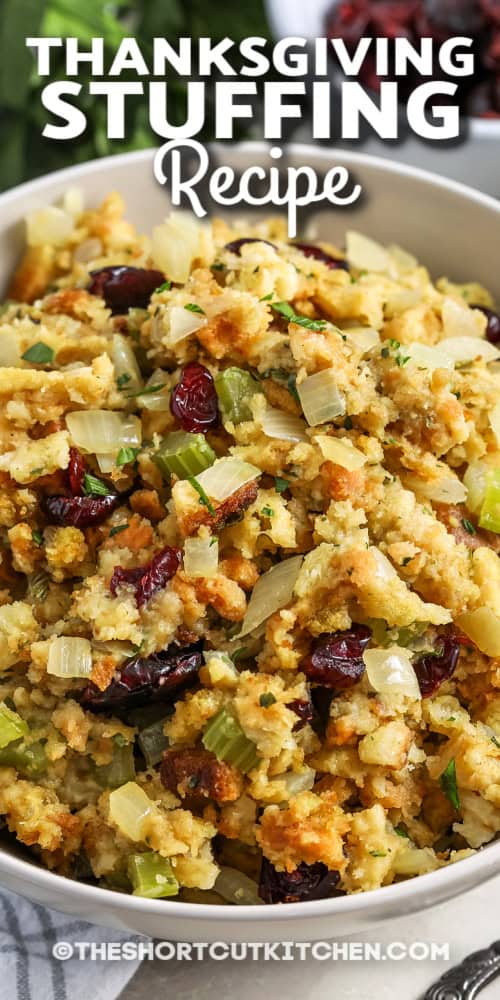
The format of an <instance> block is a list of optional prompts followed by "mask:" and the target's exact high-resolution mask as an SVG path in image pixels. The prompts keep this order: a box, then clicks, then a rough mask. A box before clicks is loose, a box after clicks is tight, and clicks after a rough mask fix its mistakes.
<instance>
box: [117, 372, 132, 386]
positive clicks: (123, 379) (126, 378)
mask: <svg viewBox="0 0 500 1000" xmlns="http://www.w3.org/2000/svg"><path fill="white" fill-rule="evenodd" d="M131 378H132V376H131V375H130V374H129V372H122V374H121V375H119V376H118V378H117V380H116V385H117V387H118V389H120V390H121V389H124V388H125V386H126V385H128V383H129V382H130V379H131Z"/></svg>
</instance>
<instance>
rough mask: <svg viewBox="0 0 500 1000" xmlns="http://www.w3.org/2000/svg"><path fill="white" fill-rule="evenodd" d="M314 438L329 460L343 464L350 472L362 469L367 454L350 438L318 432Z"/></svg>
mask: <svg viewBox="0 0 500 1000" xmlns="http://www.w3.org/2000/svg"><path fill="white" fill-rule="evenodd" d="M314 440H315V441H316V442H317V443H318V444H319V446H320V448H321V451H322V454H323V455H324V457H325V458H326V459H327V461H328V462H333V463H334V464H335V465H341V466H342V468H343V469H348V471H349V472H354V471H355V470H356V469H361V468H362V467H363V465H364V464H365V462H366V455H363V452H362V451H359V448H355V447H354V445H353V444H351V442H350V441H349V438H334V437H330V436H329V435H328V434H318V436H317V437H316V438H315V439H314Z"/></svg>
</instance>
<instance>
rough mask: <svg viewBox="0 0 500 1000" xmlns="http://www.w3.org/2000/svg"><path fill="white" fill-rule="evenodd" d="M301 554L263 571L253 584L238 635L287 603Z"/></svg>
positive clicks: (289, 599) (246, 632)
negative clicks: (265, 571)
mask: <svg viewBox="0 0 500 1000" xmlns="http://www.w3.org/2000/svg"><path fill="white" fill-rule="evenodd" d="M302 558H303V557H302V556H292V557H291V558H290V559H285V560H284V561H283V562H280V563H277V564H276V566H273V567H272V568H271V569H270V570H268V571H267V573H264V574H263V575H262V576H261V577H259V579H258V580H257V583H256V584H255V587H254V588H253V591H252V596H251V598H250V602H249V604H248V607H247V610H246V615H245V617H244V619H243V624H242V626H241V631H240V633H239V636H240V637H241V636H244V635H248V633H249V632H253V630H254V629H255V628H257V627H258V626H259V625H261V624H262V622H264V621H266V619H267V618H269V617H270V615H273V614H274V612H275V611H280V609H281V608H284V607H285V605H287V604H289V602H290V601H291V599H292V596H293V590H294V587H295V584H296V582H297V577H298V575H299V571H300V567H301V565H302Z"/></svg>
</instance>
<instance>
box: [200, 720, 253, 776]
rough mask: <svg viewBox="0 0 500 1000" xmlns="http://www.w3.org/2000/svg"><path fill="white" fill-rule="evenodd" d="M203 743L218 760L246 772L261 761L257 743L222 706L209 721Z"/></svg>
mask: <svg viewBox="0 0 500 1000" xmlns="http://www.w3.org/2000/svg"><path fill="white" fill-rule="evenodd" d="M202 743H203V746H204V747H205V749H206V750H211V751H212V753H214V754H215V756H216V757H217V760H226V761H227V762H228V764H234V766H235V767H237V768H239V770H240V771H243V773H244V774H246V773H247V771H251V769H252V767H256V765H257V764H258V763H259V758H258V756H257V751H256V749H255V743H252V740H249V739H248V737H246V736H245V734H244V732H243V730H242V728H241V726H240V724H239V722H237V721H236V719H235V718H234V716H233V715H231V714H230V713H229V712H228V711H227V710H226V709H225V708H221V710H220V712H218V713H217V715H216V716H214V718H213V719H211V721H210V722H209V724H208V726H207V728H206V729H205V732H204V733H203V737H202Z"/></svg>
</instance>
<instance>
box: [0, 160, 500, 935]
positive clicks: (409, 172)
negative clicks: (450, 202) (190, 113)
mask: <svg viewBox="0 0 500 1000" xmlns="http://www.w3.org/2000/svg"><path fill="white" fill-rule="evenodd" d="M275 144H276V143H267V142H260V141H251V140H249V141H245V142H241V143H232V144H231V145H227V144H224V143H211V144H209V148H213V149H214V150H215V151H217V152H220V151H221V150H226V152H229V156H231V155H233V156H234V154H236V156H239V155H241V156H245V155H246V156H248V155H249V154H250V153H251V154H253V155H254V156H262V155H265V154H266V153H267V152H268V150H269V148H270V147H271V146H273V145H275ZM285 149H286V151H287V152H290V153H291V154H292V155H294V154H295V155H300V156H301V157H305V158H307V157H309V158H310V159H311V160H312V161H313V162H314V161H316V162H318V161H321V160H328V161H329V163H330V165H331V160H332V157H335V158H337V157H338V159H339V162H340V163H344V164H346V165H347V166H349V165H352V166H353V167H354V168H355V167H356V166H359V167H368V169H370V168H372V169H374V170H379V171H383V172H384V173H387V174H389V175H390V174H397V175H398V176H404V177H407V178H408V179H415V180H419V181H421V182H423V183H426V184H428V185H430V186H433V187H438V188H441V189H443V190H447V191H450V190H451V191H452V192H453V193H455V194H456V195H459V196H461V197H462V198H467V199H468V200H469V201H473V202H476V203H477V204H479V205H481V206H483V207H484V208H487V209H490V210H491V211H493V212H494V214H496V215H499V216H500V201H497V200H496V199H495V198H493V197H490V196H489V195H486V194H483V192H481V191H478V190H476V189H474V188H471V187H468V186H467V185H465V184H462V183H460V182H459V181H454V180H448V179H447V178H445V177H442V176H441V175H439V174H433V173H431V172H430V171H427V170H422V169H421V168H419V167H413V166H410V165H407V164H404V163H400V162H398V161H391V160H385V159H383V158H380V157H377V156H372V155H366V154H364V153H359V152H351V151H350V150H344V149H338V148H336V147H334V146H318V147H316V146H312V145H311V144H307V143H289V144H287V145H286V147H285ZM155 152H156V150H155V149H154V148H149V149H145V150H138V151H136V152H132V153H119V154H116V155H114V156H106V157H102V158H98V159H94V160H87V161H85V162H84V163H80V164H76V165H74V166H71V167H65V168H63V169H62V170H57V171H53V172H52V173H49V174H45V175H44V176H43V177H38V178H35V179H34V180H31V181H27V182H25V183H24V184H20V185H18V186H16V187H14V188H11V189H9V190H8V191H6V192H4V193H3V194H0V218H1V212H2V209H4V208H7V207H9V206H10V205H11V204H15V203H16V202H17V201H19V202H20V207H22V202H23V199H24V198H25V197H29V196H31V195H36V194H37V193H38V192H43V191H44V189H45V188H47V187H50V186H52V185H53V184H54V183H56V184H64V183H65V182H66V181H68V182H74V181H77V180H78V178H80V177H85V176H86V175H87V174H92V173H94V172H95V171H96V170H98V171H102V172H106V171H108V170H112V169H114V168H118V167H123V166H126V165H127V164H129V163H134V164H135V163H141V162H144V164H146V163H150V162H151V160H152V158H153V156H154V154H155ZM306 162H307V159H306ZM21 217H22V213H21V215H20V218H21ZM499 852H500V840H499V841H497V842H496V843H490V844H487V845H485V846H484V847H483V848H480V849H479V850H478V851H477V853H476V854H474V855H472V856H470V857H467V858H463V859H461V860H460V861H459V862H456V863H452V864H449V865H447V866H446V867H443V868H440V869H437V870H435V871H433V872H428V873H426V874H424V875H418V876H415V877H414V878H410V879H408V880H406V881H402V882H398V883H394V884H392V885H389V886H383V887H381V888H379V889H372V890H368V891H365V892H362V893H357V894H354V895H351V896H341V897H331V898H327V899H320V900H311V901H308V902H298V903H288V904H286V906H284V905H282V904H280V903H271V904H264V903H262V905H256V906H249V905H244V906H236V907H226V906H220V905H215V904H211V903H187V902H175V901H174V900H172V901H171V907H172V908H169V909H167V908H166V906H165V904H166V902H169V901H168V900H163V899H145V898H144V897H140V896H133V895H129V894H127V893H120V892H116V891H113V890H111V889H104V888H101V887H100V886H94V885H88V884H86V883H83V882H78V881H76V880H75V879H70V878H68V877H67V876H65V875H60V874H58V873H57V872H53V871H50V870H49V869H46V868H42V867H40V866H39V865H38V864H37V863H36V862H35V861H27V860H25V859H23V858H19V857H17V856H15V855H13V854H10V853H8V852H7V851H5V850H4V849H3V848H1V847H0V880H1V877H2V875H3V874H6V875H8V876H10V877H11V878H12V879H13V880H15V879H18V880H19V881H20V882H21V890H20V891H21V893H22V892H23V889H24V888H25V886H26V885H27V884H30V883H31V884H32V885H38V886H39V887H40V889H45V890H47V891H48V893H50V894H51V895H52V896H53V898H54V906H55V907H56V908H57V905H58V901H59V900H58V897H60V896H61V895H62V897H63V898H64V899H67V900H69V899H78V898H80V899H81V901H82V902H83V901H84V900H85V901H87V902H88V903H89V904H90V903H94V904H95V905H96V907H97V908H102V910H103V911H105V909H106V908H107V909H108V912H110V911H113V910H114V911H115V912H118V913H119V912H120V911H121V912H123V911H127V910H128V911H129V912H131V913H133V914H134V915H141V914H143V915H147V916H156V917H158V918H159V919H160V918H161V917H162V916H163V917H165V916H166V915H170V916H172V915H176V916H178V917H179V918H180V919H181V918H185V919H188V920H195V919H199V920H211V921H215V922H216V923H217V924H224V923H227V922H228V921H231V922H236V923H238V924H239V923H244V922H245V921H250V922H256V921H259V922H260V921H262V922H263V923H265V924H268V923H271V922H273V921H275V920H279V921H287V922H288V921H294V920H299V919H301V918H303V917H308V916H309V917H340V916H341V915H342V914H343V913H344V914H353V913H361V912H362V911H364V912H365V914H368V913H369V912H370V911H377V910H379V909H380V908H382V909H384V910H387V909H388V908H390V906H391V904H394V903H397V904H401V903H402V902H403V901H404V899H405V897H408V896H411V897H412V900H413V901H414V903H415V906H414V909H419V908H424V907H425V906H426V905H430V903H431V902H433V901H434V899H433V897H435V896H437V900H436V901H439V898H440V896H439V889H440V888H441V889H443V888H444V887H445V886H446V885H448V888H451V887H455V889H456V893H455V894H458V893H459V892H460V891H461V890H460V883H462V882H465V883H466V885H465V886H464V888H467V883H468V884H470V879H469V880H468V878H467V876H468V875H469V874H471V873H472V872H473V871H474V872H475V875H476V876H477V875H478V873H479V872H480V871H481V870H483V869H484V870H485V879H488V878H491V877H493V875H495V874H496V872H495V871H493V867H494V865H493V855H499ZM498 870H500V864H498V865H497V871H498ZM474 881H477V882H479V881H481V880H480V879H479V878H475V879H474ZM445 891H446V890H445ZM448 895H450V896H451V895H453V892H450V893H449V894H448Z"/></svg>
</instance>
